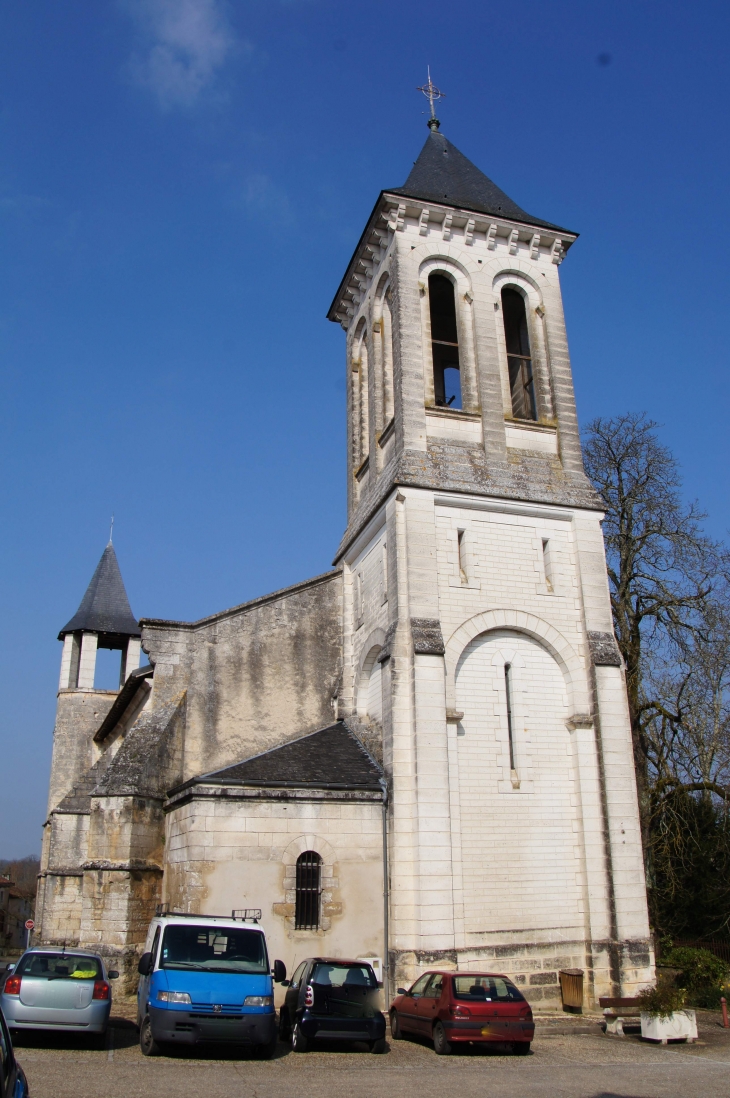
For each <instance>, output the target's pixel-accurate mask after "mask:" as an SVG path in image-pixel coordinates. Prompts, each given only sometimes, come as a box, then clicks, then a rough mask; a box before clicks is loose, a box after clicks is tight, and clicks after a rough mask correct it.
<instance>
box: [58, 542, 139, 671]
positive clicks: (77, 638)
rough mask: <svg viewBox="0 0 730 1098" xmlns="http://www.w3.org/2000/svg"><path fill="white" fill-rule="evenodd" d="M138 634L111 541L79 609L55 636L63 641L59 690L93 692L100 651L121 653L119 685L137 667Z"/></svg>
mask: <svg viewBox="0 0 730 1098" xmlns="http://www.w3.org/2000/svg"><path fill="white" fill-rule="evenodd" d="M140 638H141V631H140V628H139V625H138V624H137V622H136V620H135V617H134V615H133V613H132V608H131V607H130V605H129V599H128V598H127V592H126V590H125V588H124V581H123V579H122V573H121V572H120V571H119V563H118V561H117V555H116V553H115V552H114V546H113V545H112V543H111V541H110V542H109V544H108V545H107V547H106V549H105V550H104V552H103V553H102V556H101V560H100V561H99V563H98V564H97V566H96V571H95V572H94V575H93V576H92V577H91V583H90V584H89V586H88V587H87V589H86V594H85V595H84V597H83V599H82V600H81V605H80V606H79V608H78V610H77V611H76V613H75V614H74V616H73V617H72V618H71V620H70V621H69V622H68V623H67V624H66V625H65V626H64V627H63V629H62V630H61V632H60V633H59V634H58V639H59V640H62V641H63V655H62V657H61V678H60V682H59V684H58V688H59V690H93V689H94V674H95V671H96V653H97V649H99V648H109V649H112V651H119V652H121V654H122V656H121V667H120V675H119V685H120V686H121V685H122V684H123V683H124V682H125V680H126V679H127V677H128V676H129V675H130V674H131V672H132V671H134V670H136V668H137V667H139V658H140Z"/></svg>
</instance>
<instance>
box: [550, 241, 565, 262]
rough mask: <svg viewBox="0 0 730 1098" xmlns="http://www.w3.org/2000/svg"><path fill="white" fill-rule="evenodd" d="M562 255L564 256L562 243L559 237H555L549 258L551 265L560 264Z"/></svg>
mask: <svg viewBox="0 0 730 1098" xmlns="http://www.w3.org/2000/svg"><path fill="white" fill-rule="evenodd" d="M563 254H564V253H563V242H562V240H561V239H560V237H556V238H555V240H554V241H553V247H552V251H551V252H550V258H551V259H552V261H553V263H558V264H560V263H562V262H563Z"/></svg>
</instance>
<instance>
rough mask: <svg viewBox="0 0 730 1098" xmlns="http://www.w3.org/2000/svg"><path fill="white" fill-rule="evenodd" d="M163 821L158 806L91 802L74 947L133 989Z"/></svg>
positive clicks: (155, 883) (130, 800)
mask: <svg viewBox="0 0 730 1098" xmlns="http://www.w3.org/2000/svg"><path fill="white" fill-rule="evenodd" d="M163 840H164V818H163V813H162V805H161V802H160V801H159V800H155V799H152V798H145V797H133V796H116V797H92V800H91V817H90V823H89V843H88V859H87V861H86V862H85V863H84V880H83V899H82V910H81V925H80V930H79V938H80V944H81V945H83V946H84V947H86V948H89V949H96V950H98V951H99V952H100V953H102V955H103V956H104V957H105V959H106V960H107V962H108V963H109V964H110V965H111V967H113V968H117V969H119V970H120V971H121V973H122V982H121V985H120V986H121V988H123V989H125V990H126V991H127V992H128V993H131V992H132V991H133V990H134V988H135V987H136V978H137V977H136V965H137V961H138V960H139V956H140V953H141V949H142V946H143V944H144V940H145V935H146V933H147V927H148V926H149V922H150V919H151V918H152V916H153V915H154V912H155V906H156V904H157V903H158V902H159V900H160V886H161V880H162V873H163V869H162V864H163Z"/></svg>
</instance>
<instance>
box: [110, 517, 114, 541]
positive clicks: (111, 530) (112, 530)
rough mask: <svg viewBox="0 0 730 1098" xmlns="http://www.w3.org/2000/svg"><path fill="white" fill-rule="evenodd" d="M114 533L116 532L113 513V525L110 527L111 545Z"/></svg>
mask: <svg viewBox="0 0 730 1098" xmlns="http://www.w3.org/2000/svg"><path fill="white" fill-rule="evenodd" d="M113 534H114V515H112V524H111V527H110V529H109V544H110V545H111V543H112V536H113Z"/></svg>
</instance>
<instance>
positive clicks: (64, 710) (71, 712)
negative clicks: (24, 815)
mask: <svg viewBox="0 0 730 1098" xmlns="http://www.w3.org/2000/svg"><path fill="white" fill-rule="evenodd" d="M117 693H118V691H115V690H60V691H59V693H58V704H57V707H56V725H55V728H54V730H53V757H52V760H51V780H50V786H49V791H48V811H49V812H50V811H51V810H52V809H54V808H55V807H56V805H57V804H59V803H60V801H62V800H63V798H64V797H65V796H66V794H67V793H70V791H71V790H72V789H73V787H74V786H75V785H76V783H77V782H78V781H79V779H80V778H81V777H82V775H83V774H84V773H85V772H86V771H87V770H88V768H89V767H90V766H91V765H92V763H93V762H95V761H96V758H97V757H98V752H96V753H95V751H94V742H93V741H94V733H95V732H96V730H97V729H98V727H99V725H100V724H101V722H102V721H103V720H104V717H106V715H107V713H108V712H109V710H110V709H111V707H112V705H113V704H114V700H115V698H116V696H117Z"/></svg>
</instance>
